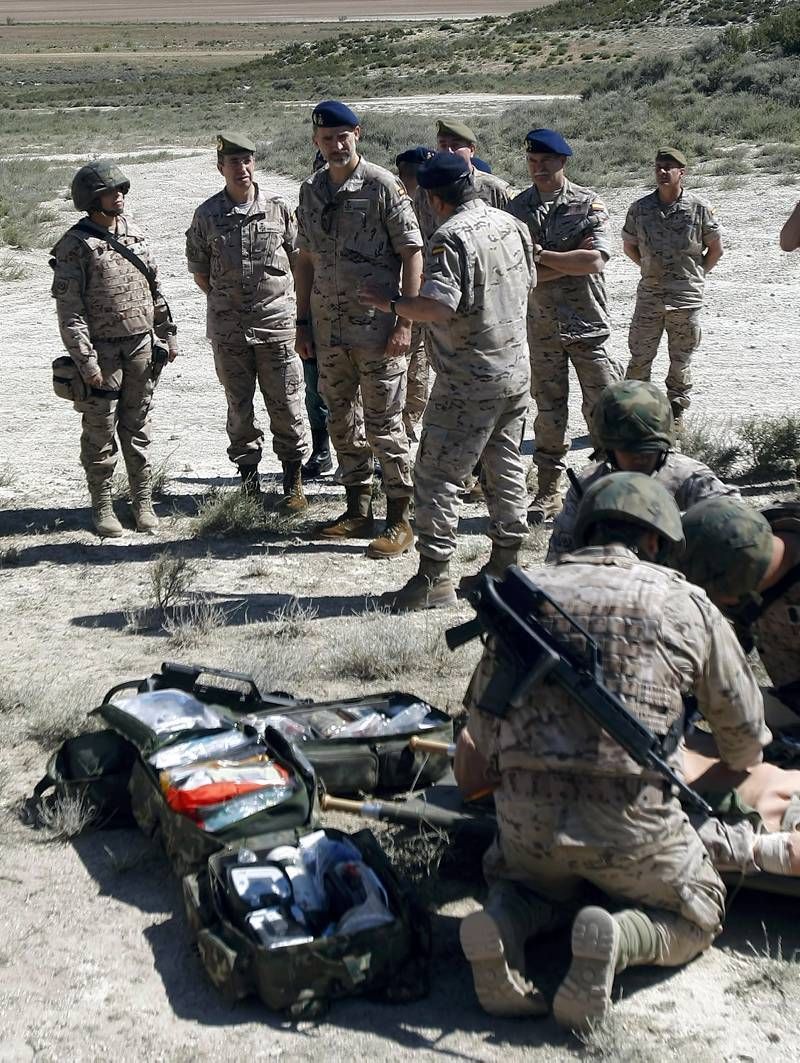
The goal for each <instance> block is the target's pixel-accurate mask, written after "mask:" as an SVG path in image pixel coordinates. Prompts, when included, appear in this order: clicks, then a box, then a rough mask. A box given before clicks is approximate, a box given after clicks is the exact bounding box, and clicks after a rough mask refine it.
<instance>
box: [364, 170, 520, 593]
mask: <svg viewBox="0 0 800 1063" xmlns="http://www.w3.org/2000/svg"><path fill="white" fill-rule="evenodd" d="M417 176H418V180H419V184H420V188H421V189H423V190H424V191H425V192H426V193H427V194H428V195H429V197H430V200H431V204H432V206H433V208H434V210H435V211H436V212H437V215H438V216H439V218H440V219H441V225H440V227H439V228H438V229H437V230H436V232H435V234H434V237H433V239H432V241H431V243H430V245H429V246H428V249H427V252H426V259H425V281H424V284H423V286H422V288H421V290H420V294H419V297H418V298H416V299H409V298H405V297H403V298H402V299H400V300H399V306H398V307H397V309H398V312H400V313H402V314H404V315H407V316H408V317H410V318H411V319H412V320H415V321H424V322H426V324H427V326H428V341H429V349H430V353H431V358H432V361H433V366H434V369H435V370H436V381H435V383H434V385H433V389H432V390H431V395H430V399H429V401H428V406H427V409H426V410H425V414H424V417H423V421H422V424H423V428H422V438H421V440H420V445H419V451H418V454H417V462H416V466H415V468H414V500H415V513H416V526H417V534H418V540H419V541H418V543H417V549H418V550H419V554H420V560H419V571H418V572H417V574H416V575H415V576H413V577H412V578H411V579H410V580H409V582H408V583H407V584H406V585H405V586H404V587H403V588H402V589H401V590H400V591H398V592H397V593H396V594H389V595H387V596H385V598H384V599H383V602H384V604H386V605H389V606H390V607H391V608H392V609H393V610H394V611H396V612H405V611H407V610H412V609H425V608H436V607H440V606H445V605H450V604H452V603H453V602H455V590H454V588H453V585H452V583H451V581H450V574H449V563H450V558H451V557H452V555H453V553H454V552H455V549H456V531H457V528H458V508H459V502H458V496H459V493H460V492H461V491H463V489H464V484H465V481H466V478H467V477H468V476H469V474H470V472H471V470H472V469H473V467H474V466H475V463H476V462H477V461H478V459H479V458H480V457H481V455H483V477H484V484H485V494H486V505H487V508H488V510H489V518H490V521H489V537H490V539H491V540H492V554H491V558H490V560H489V562H488V564H487V565H486V566H485V568H484V569H483V570H482V571H484V572H490V573H492V574H499V573H502V572H503V571H504V570H505V568H506V567H507V566H508V565H510V564H514V562H515V561H516V559H517V555H518V552H519V548H520V545H521V543H522V540H523V538H524V536H525V534H526V532H527V524H526V519H525V517H526V512H525V506H526V502H527V490H526V486H525V469H524V466H523V462H522V458H521V457H520V452H519V447H520V442H521V439H522V429H523V425H524V422H525V415H526V412H527V407H528V390H529V387H530V367H529V360H528V352H527V344H526V341H525V329H524V324H523V321H524V309H525V306H526V303H527V299H528V291H529V289H530V286H531V284H532V283H535V275H536V271H535V268H534V266H533V257H532V255H533V251H532V247H531V243H530V239H529V237H528V234H527V231H526V230H525V228H524V226H522V225H519V224H518V223H517V222H515V221H514V219H513V218H510V217H509V216H508V215H506V214H505V213H503V212H501V211H497V210H495V209H494V208H493V207H487V206H486V204H485V203H484V202H483V201H482V200H481V199H480V198H479V197H478V195H477V193H476V192H475V189H474V186H473V174H472V173H471V171H470V168H469V165H468V164H467V162H466V161H465V160H464V159H462V158H459V156H458V155H445V154H438V155H435V156H434V157H433V159H431V160H430V161H429V162H427V163H425V164H424V165H422V166H421V167H420V168H419V172H418V175H417ZM361 294H362V299H364V301H365V302H366V303H367V305H370V306H376V307H378V308H379V309H388V308H389V307H390V306H391V301H390V300H391V296H387V294H386V292H385V290H381V289H379V288H377V287H374V286H365V287H363V288H362V293H361ZM397 302H398V301H397V300H395V304H396V303H397Z"/></svg>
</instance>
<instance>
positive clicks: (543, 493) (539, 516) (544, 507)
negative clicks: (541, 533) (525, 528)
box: [528, 469, 564, 526]
mask: <svg viewBox="0 0 800 1063" xmlns="http://www.w3.org/2000/svg"><path fill="white" fill-rule="evenodd" d="M538 480H539V482H538V486H537V488H536V495H535V497H534V499H533V501H532V502H531V504H530V505H529V506H528V524H530V525H531V526H533V525H536V524H544V523H545V521H548V520H552V519H553V517H557V516H558V514H559V513H560V512H561V507H562V506H563V504H564V496H563V494H562V492H561V473H560V472H559V470H558V469H539V477H538Z"/></svg>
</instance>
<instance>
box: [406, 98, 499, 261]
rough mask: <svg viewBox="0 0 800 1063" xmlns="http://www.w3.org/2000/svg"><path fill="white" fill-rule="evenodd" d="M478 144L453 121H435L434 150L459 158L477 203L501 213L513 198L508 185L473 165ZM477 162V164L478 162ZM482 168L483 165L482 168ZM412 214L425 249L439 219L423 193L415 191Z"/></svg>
mask: <svg viewBox="0 0 800 1063" xmlns="http://www.w3.org/2000/svg"><path fill="white" fill-rule="evenodd" d="M477 143H478V140H477V137H476V136H475V134H474V133H473V132H472V130H471V129H470V127H469V126H468V125H464V123H463V122H457V121H456V120H455V119H453V118H437V120H436V147H437V150H439V151H443V152H448V153H450V154H453V155H460V156H461V158H462V159H464V160H465V162H466V163H467V165H468V166H469V169H470V173H471V174H472V183H473V185H474V186H475V191H476V193H477V195H478V198H479V199H482V200H483V202H484V203H486V204H487V206H490V207H497V208H498V209H499V210H503V209H504V208H505V207H506V206H507V205H508V202H509V200H510V199H511V196H512V194H513V191H512V188H511V185H509V184H508V183H507V182H506V181H503V180H502V179H501V178H499V177H495V176H494V174H492V173H490V172H488V171H487V170H485V169H479V168H478V167H477V166H476V164H475V162H474V161H473V160H474V158H475V148H476V146H477ZM479 161H480V160H479ZM485 165H486V164H485V163H483V166H485ZM414 210H415V212H416V215H417V217H418V218H419V227H420V229H421V230H422V236H423V239H424V240H425V243H426V245H427V244H428V243H429V241H430V239H431V237H432V236H433V234H434V232H435V231H436V230H437V229H438V228H439V224H440V219H439V217H438V216H437V215H436V213H435V212H434V210H433V208H432V207H431V205H430V200H429V199H428V198H427V196H426V195H425V192H424V191H423V190H420V189H417V191H416V193H415V194H414Z"/></svg>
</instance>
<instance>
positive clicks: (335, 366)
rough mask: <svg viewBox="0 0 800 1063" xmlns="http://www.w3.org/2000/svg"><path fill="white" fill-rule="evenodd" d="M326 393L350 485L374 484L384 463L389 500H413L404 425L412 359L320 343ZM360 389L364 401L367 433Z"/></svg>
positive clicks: (333, 437) (336, 444) (330, 421)
mask: <svg viewBox="0 0 800 1063" xmlns="http://www.w3.org/2000/svg"><path fill="white" fill-rule="evenodd" d="M317 365H318V367H319V384H320V393H321V395H322V397H323V399H324V400H325V403H326V405H327V407H328V431H329V432H330V437H331V441H332V443H333V446H334V448H335V450H336V456H337V457H338V459H339V467H340V474H339V479H340V480H341V482H342V483H343V484H344V485H345V487H356V486H359V485H361V484H369V483H371V482H372V475H373V471H374V460H373V456H374V458H377V460H378V461H379V462H380V463H381V468H382V470H383V485H384V488H385V490H386V497H387V498H410V497H411V494H412V490H413V489H412V486H411V463H410V460H409V451H408V436H407V435H406V431H405V428H404V427H403V407H404V406H405V401H406V358H405V356H404V357H401V358H387V357H386V355H385V353H384V352H383V351H382V350H381V351H376V350H361V349H359V348H355V347H319V346H318V347H317ZM359 387H360V388H361V402H362V403H363V417H364V421H363V424H364V433H366V439H365V438H364V434H363V433H362V432H361V424H360V408H359V406H360V404H359V401H358V400H359Z"/></svg>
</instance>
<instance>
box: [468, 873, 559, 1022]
mask: <svg viewBox="0 0 800 1063" xmlns="http://www.w3.org/2000/svg"><path fill="white" fill-rule="evenodd" d="M558 922H559V920H558V915H557V913H556V912H555V909H554V908H553V906H552V905H551V904H548V903H547V901H544V900H542V899H541V898H539V897H536V896H535V895H534V894H532V893H531V892H530V891H529V890H525V889H524V887H520V886H517V885H516V883H513V882H495V883H492V886H491V887H490V889H489V896H488V898H487V901H486V905H485V907H484V909H483V911H482V912H472V914H471V915H468V916H467V917H466V918H465V919H462V921H461V927H460V929H459V938H460V939H461V948H462V949H463V950H464V955H465V956H466V957H467V959H468V960H469V963H470V966H471V967H472V979H473V982H474V983H475V993H476V995H477V997H478V1000H479V1001H480V1003H481V1007H482V1008H483V1010H484V1011H486V1012H488V1013H489V1014H490V1015H502V1016H506V1017H526V1016H527V1017H529V1018H533V1017H535V1016H539V1015H546V1014H547V1013H548V1012H549V1010H550V1008H549V1006H548V1003H547V1001H546V1000H545V999H544V997H543V996H542V994H541V993H540V992H539V990H538V989H536V988H535V987H534V986H533V985H531V983H530V982H527V981H526V980H525V942H526V941H527V940H528V939H529V938H531V937H535V936H536V935H537V934H543V933H545V932H547V931H549V930H553V929H555V927H556V926H557V925H558Z"/></svg>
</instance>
